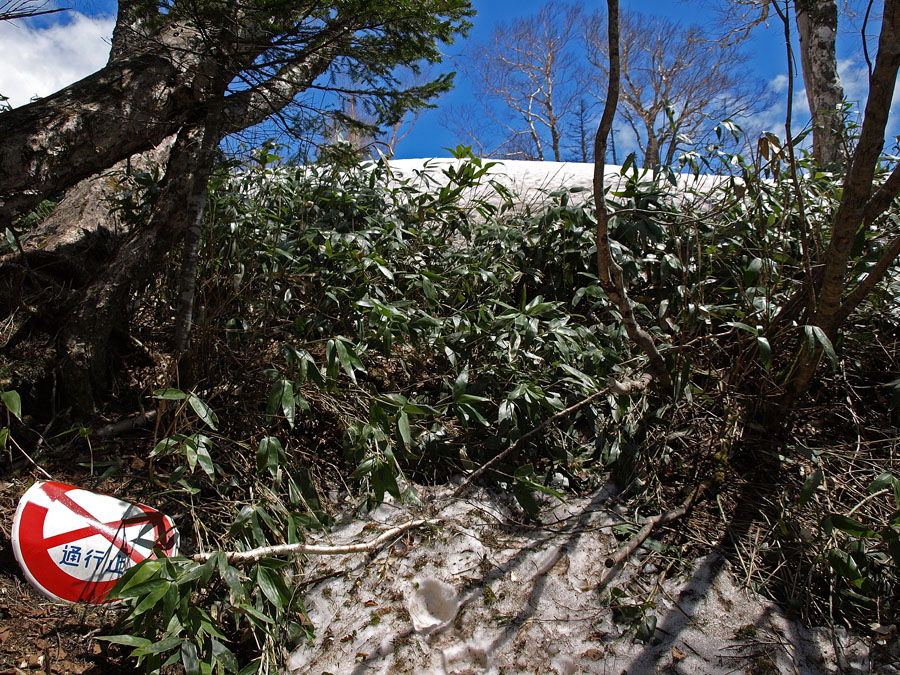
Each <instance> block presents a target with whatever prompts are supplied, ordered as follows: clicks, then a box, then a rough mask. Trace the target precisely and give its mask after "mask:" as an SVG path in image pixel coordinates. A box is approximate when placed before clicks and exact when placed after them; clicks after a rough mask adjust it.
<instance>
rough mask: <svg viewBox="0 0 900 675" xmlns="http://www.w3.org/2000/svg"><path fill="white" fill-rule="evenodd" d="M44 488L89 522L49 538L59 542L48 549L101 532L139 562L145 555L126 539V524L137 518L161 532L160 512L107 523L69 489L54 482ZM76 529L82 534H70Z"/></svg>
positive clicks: (48, 494)
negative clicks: (89, 509)
mask: <svg viewBox="0 0 900 675" xmlns="http://www.w3.org/2000/svg"><path fill="white" fill-rule="evenodd" d="M43 489H44V492H45V493H46V494H47V496H48V497H50V499H52V500H53V501H58V502H59V503H61V504H62V505H63V506H65V507H66V508H67V509H69V510H70V511H71V512H72V513H74V514H76V515H78V516H81V517H82V518H84V519H85V520H86V521H87V522H88V523H89V525H88V526H87V527H83V528H79V529H78V530H72V531H71V532H64V533H62V534H59V535H56V536H55V537H52V538H51V539H48V540H47V541H48V542H49V541H51V540H58V543H56V544H48V545H47V549H48V550H49V549H50V548H52V547H53V546H59V545H60V544H65V543H68V542H70V541H74V540H76V539H81V538H82V537H85V536H89V535H91V534H99V535H101V536H103V537H104V538H106V539H107V540H109V542H110V543H111V544H112V545H113V546H115V547H116V548H118V549H119V550H120V551H122V552H123V553H125V554H126V555H127V556H128V557H129V558H131V560H132V561H134V562H136V563H137V562H140V561H141V560H143V559H144V556H142V555H141V554H140V553H139V552H137V551H136V550H135V548H134V547H133V546H131V545H129V543H128V541H127V540H126V539H125V537H124V528H125V526H126V525H127V524H128V523H129V521H132V520H137V523H144V522H146V523H150V524H152V525H153V530H154V534H156V533H157V532H159V529H160V525H162V514H159V513H144V514H143V515H142V516H135V517H133V518H126V519H124V520H114V521H112V522H109V523H105V522H102V521H100V520H97V519H96V518H95V517H94V516H93V515H92V514H91V513H90V512H89V511H88V510H87V509H85V508H84V507H82V506H81V505H79V504H78V503H77V502H76V501H75V500H74V499H72V498H71V497H70V496H69V495H68V491H67V490H64V489H63V488H62V487H61V486H59V485H57V484H54V483H47V484H45V485H44V488H43ZM137 523H135V524H137ZM76 531H77V532H79V533H81V534H80V536H72V537H70V536H69V535H71V534H72V532H76Z"/></svg>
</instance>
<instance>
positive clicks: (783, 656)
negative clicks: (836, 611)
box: [287, 485, 900, 675]
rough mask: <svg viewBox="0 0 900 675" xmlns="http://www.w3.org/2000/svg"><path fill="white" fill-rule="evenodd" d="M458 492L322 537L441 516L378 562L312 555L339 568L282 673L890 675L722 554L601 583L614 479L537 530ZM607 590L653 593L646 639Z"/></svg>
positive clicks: (617, 518) (314, 590)
mask: <svg viewBox="0 0 900 675" xmlns="http://www.w3.org/2000/svg"><path fill="white" fill-rule="evenodd" d="M452 490H453V486H445V487H440V488H430V489H424V488H420V494H421V495H422V496H423V501H424V504H423V505H421V506H419V507H413V506H408V505H398V504H395V503H390V502H389V503H385V504H383V505H381V506H379V507H378V508H377V509H375V510H374V511H372V512H371V513H369V514H368V515H367V516H365V517H361V518H355V519H350V520H349V521H348V522H345V523H343V524H341V525H339V526H338V527H336V528H335V529H334V530H333V531H332V532H331V534H330V542H329V543H334V544H338V545H341V544H345V543H354V542H360V541H369V540H371V539H374V538H375V537H376V536H377V535H378V534H379V533H380V532H381V531H383V530H385V529H387V528H388V527H390V526H394V525H397V524H400V523H403V522H405V521H407V520H409V519H412V518H419V517H422V516H423V515H425V516H427V517H429V518H437V519H439V520H440V521H441V524H440V525H438V526H436V527H434V528H432V529H430V530H429V529H420V530H417V531H410V532H408V533H407V534H406V535H404V536H403V537H402V538H400V539H398V540H397V541H395V542H394V543H393V544H392V545H390V546H388V547H387V548H385V549H383V550H382V551H380V552H379V553H377V554H375V555H373V556H366V555H361V554H360V555H356V556H352V557H347V558H341V559H328V560H320V561H314V562H316V563H318V564H317V565H315V566H312V567H311V568H310V569H309V571H308V574H307V576H308V577H309V578H311V579H314V578H320V577H324V576H327V575H330V574H332V573H338V574H337V575H336V576H332V577H330V578H328V579H327V580H323V581H321V582H319V583H317V584H314V585H311V586H310V587H308V588H307V589H306V591H305V596H304V597H305V602H306V607H307V610H308V613H309V618H310V620H311V621H312V623H313V625H314V627H315V639H314V640H313V641H311V642H310V643H308V644H306V645H304V646H303V647H301V648H300V649H298V650H297V651H296V652H295V653H294V654H293V655H292V656H291V658H290V661H289V663H288V664H287V665H288V671H289V672H290V673H298V674H299V673H322V674H324V673H332V674H334V675H338V674H343V673H350V674H353V675H356V674H360V675H361V674H362V673H381V674H390V673H413V674H419V673H421V674H425V673H428V674H431V673H434V674H448V675H449V674H450V673H456V674H460V675H461V674H463V673H486V674H497V675H499V674H500V673H541V674H544V673H558V674H564V675H571V674H574V673H614V674H615V675H618V674H619V673H633V674H635V675H640V674H642V673H659V672H667V673H683V674H688V673H691V674H696V675H715V674H718V673H722V674H725V673H744V672H754V673H757V672H758V673H776V672H777V673H800V674H810V675H811V674H818V673H838V672H842V673H868V672H881V673H898V672H900V670H898V669H896V668H893V667H892V666H882V668H881V669H880V670H873V669H872V666H871V663H870V657H871V656H872V654H870V651H871V646H870V645H868V644H867V643H865V642H864V641H863V640H861V639H858V638H854V637H851V636H848V635H847V634H846V633H844V632H840V631H836V632H834V633H832V632H831V631H826V630H825V629H814V630H807V629H805V628H803V627H802V626H800V625H799V624H798V623H796V622H791V621H788V620H787V619H786V618H785V616H784V615H783V613H782V612H781V611H780V610H779V609H778V608H777V607H776V606H775V605H773V604H772V603H771V602H768V601H765V600H763V599H761V598H758V597H752V596H750V595H748V594H747V593H746V592H745V591H744V590H742V589H741V588H740V586H739V583H738V582H737V581H736V578H735V576H734V574H733V573H732V570H731V567H730V565H729V563H728V562H727V561H726V560H725V559H724V558H723V557H721V556H719V555H717V554H713V555H711V556H709V557H705V558H701V559H698V560H696V561H694V563H693V568H692V570H691V571H690V573H689V574H688V575H686V576H684V577H682V578H674V579H673V578H668V577H667V574H666V573H665V570H664V569H660V567H661V565H662V564H663V563H661V562H659V561H660V560H661V559H660V558H659V557H656V558H654V559H653V561H648V558H647V554H648V552H647V551H645V550H639V551H638V553H637V554H636V555H635V556H633V560H632V561H630V562H627V563H626V564H625V565H624V567H623V568H622V569H620V570H613V572H612V574H613V575H614V576H613V578H612V579H611V582H610V583H609V584H608V585H606V586H605V587H603V585H602V584H601V581H602V580H603V579H604V577H605V575H606V574H607V569H606V568H605V566H604V561H605V559H606V558H607V556H609V555H610V554H611V553H612V552H613V551H615V549H616V547H617V546H618V545H619V542H618V541H617V540H616V539H615V537H614V536H613V534H612V527H613V526H614V525H616V524H618V523H621V522H622V516H621V514H620V513H619V512H618V511H619V507H618V506H617V500H616V491H615V489H614V488H613V487H611V486H609V485H607V486H604V487H601V488H599V489H597V490H596V491H595V492H594V493H592V494H589V495H585V496H582V497H574V498H571V499H569V500H568V501H567V502H565V503H558V502H556V503H555V504H554V503H551V502H548V503H547V505H546V506H547V508H545V510H544V511H545V512H544V514H543V515H542V517H541V520H540V522H536V523H526V522H525V519H524V517H523V516H522V515H521V514H520V513H518V511H517V508H516V507H515V506H514V505H513V504H512V503H510V501H509V500H508V499H506V498H505V497H503V496H502V495H498V494H496V493H487V492H485V491H476V492H474V493H473V494H474V496H473V497H472V498H469V499H464V500H453V499H450V498H449V495H450V494H451V492H452ZM654 561H655V562H654ZM616 587H618V588H622V589H625V595H624V596H623V598H622V601H623V602H625V603H641V602H642V601H644V600H646V599H647V598H651V597H652V600H651V602H652V607H650V608H649V610H648V612H649V614H652V615H653V616H655V617H656V618H657V621H658V623H657V626H656V630H655V631H654V634H653V638H652V639H651V640H650V642H649V643H647V644H642V643H640V642H638V641H635V640H634V633H633V630H632V629H631V627H629V625H627V624H626V623H621V622H617V621H616V620H615V619H614V611H613V605H612V604H611V603H610V600H609V598H610V591H611V589H612V588H616ZM875 649H876V650H877V649H879V647H875ZM895 651H896V653H894V654H893V658H894V662H896V660H897V659H898V657H900V651H897V650H896V648H895ZM881 658H884V657H883V656H882V657H881Z"/></svg>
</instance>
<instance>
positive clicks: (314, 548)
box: [191, 519, 441, 564]
mask: <svg viewBox="0 0 900 675" xmlns="http://www.w3.org/2000/svg"><path fill="white" fill-rule="evenodd" d="M440 522H441V521H440V520H426V519H421V520H410V521H409V522H407V523H403V524H402V525H398V526H397V527H393V528H391V529H390V530H385V531H384V532H382V533H381V534H380V535H379V536H378V537H376V538H375V539H373V540H372V541H370V542H368V543H365V544H346V545H344V546H320V545H317V544H280V545H278V546H263V547H261V548H254V549H250V550H249V551H227V552H225V559H226V560H228V562H229V563H232V564H233V563H242V562H253V561H256V560H259V559H260V558H267V557H272V556H280V555H346V554H348V553H371V552H372V551H375V550H377V549H379V548H381V547H382V546H383V545H384V544H385V543H386V542H388V541H390V540H391V539H393V538H394V537H397V536H399V535H401V534H403V533H404V532H406V531H407V530H411V529H413V528H416V527H421V526H422V525H437V524H438V523H440ZM217 553H219V551H211V552H207V553H197V554H196V555H194V556H192V558H191V559H192V560H193V561H194V562H198V563H202V562H206V561H207V560H209V559H210V558H212V557H213V556H214V555H216V554H217Z"/></svg>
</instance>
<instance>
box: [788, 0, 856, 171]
mask: <svg viewBox="0 0 900 675" xmlns="http://www.w3.org/2000/svg"><path fill="white" fill-rule="evenodd" d="M794 9H795V13H796V18H797V30H798V33H799V35H800V62H801V66H802V68H803V82H804V84H805V85H806V100H807V101H808V103H809V110H810V113H811V114H812V122H813V157H815V159H816V161H817V162H818V163H819V165H820V166H823V167H835V166H838V165H841V164H843V163H844V159H845V157H844V151H843V147H842V139H843V133H842V132H843V128H842V126H843V123H842V117H841V113H840V106H841V103H842V102H843V99H844V89H843V87H842V86H841V80H840V77H839V76H838V71H837V56H836V53H835V36H836V35H837V24H838V10H837V2H836V0H795V3H794Z"/></svg>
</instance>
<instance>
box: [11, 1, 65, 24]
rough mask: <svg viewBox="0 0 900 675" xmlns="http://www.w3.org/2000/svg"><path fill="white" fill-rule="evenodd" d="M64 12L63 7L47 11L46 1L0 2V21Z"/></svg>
mask: <svg viewBox="0 0 900 675" xmlns="http://www.w3.org/2000/svg"><path fill="white" fill-rule="evenodd" d="M65 11H66V8H65V7H55V8H49V9H47V1H46V0H0V21H15V20H16V19H28V18H30V17H32V16H43V15H45V14H56V13H57V12H65Z"/></svg>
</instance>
